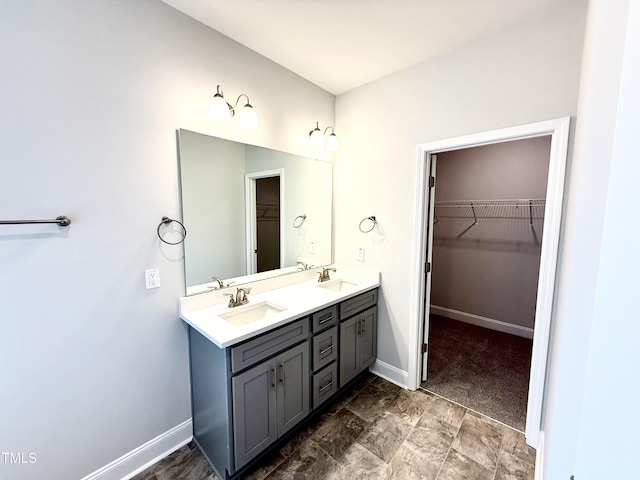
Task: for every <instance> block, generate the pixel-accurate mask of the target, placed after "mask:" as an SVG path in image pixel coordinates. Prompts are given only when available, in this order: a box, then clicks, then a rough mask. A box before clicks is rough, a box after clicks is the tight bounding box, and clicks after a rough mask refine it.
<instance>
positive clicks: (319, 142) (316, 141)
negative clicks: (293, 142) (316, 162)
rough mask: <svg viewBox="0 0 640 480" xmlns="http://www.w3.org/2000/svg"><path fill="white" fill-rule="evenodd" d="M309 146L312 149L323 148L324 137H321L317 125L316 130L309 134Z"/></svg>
mask: <svg viewBox="0 0 640 480" xmlns="http://www.w3.org/2000/svg"><path fill="white" fill-rule="evenodd" d="M309 145H311V146H312V147H320V148H321V147H324V135H322V131H321V130H320V127H318V124H316V128H314V129H313V130H311V132H309Z"/></svg>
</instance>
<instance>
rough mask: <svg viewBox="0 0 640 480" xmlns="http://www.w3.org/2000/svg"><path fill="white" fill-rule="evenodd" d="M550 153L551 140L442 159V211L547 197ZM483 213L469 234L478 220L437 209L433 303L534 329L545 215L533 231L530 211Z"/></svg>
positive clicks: (439, 179)
mask: <svg viewBox="0 0 640 480" xmlns="http://www.w3.org/2000/svg"><path fill="white" fill-rule="evenodd" d="M550 146H551V138H550V137H549V136H545V137H537V138H530V139H525V140H516V141H511V142H503V143H498V144H494V145H486V146H482V147H474V148H468V149H463V150H457V151H452V152H445V153H441V154H438V158H437V171H436V205H438V202H442V201H459V200H512V199H543V198H545V196H546V189H547V176H548V170H549V152H550ZM481 208H483V207H478V208H476V212H477V213H479V215H478V218H477V222H478V223H477V224H476V225H474V226H473V227H471V228H469V227H470V226H471V225H472V224H473V223H474V219H473V216H471V217H470V218H469V216H467V215H461V216H460V218H457V217H456V213H455V208H451V207H449V208H446V209H445V208H438V207H436V214H438V217H437V219H436V222H437V223H436V224H435V225H434V247H433V270H432V271H433V274H432V275H433V276H432V286H431V304H432V305H437V306H439V307H444V308H447V309H451V310H456V311H459V312H464V313H467V314H472V315H479V316H482V317H487V318H490V319H493V320H499V321H502V322H506V323H511V324H514V325H518V326H522V327H528V328H532V327H533V326H534V318H535V303H536V292H537V282H538V272H539V267H540V246H541V240H542V235H543V228H542V227H543V218H542V217H543V210H541V208H538V209H536V211H535V212H534V218H533V220H532V224H533V227H532V226H531V225H530V220H529V215H528V209H527V210H525V211H523V210H522V209H521V208H520V207H518V209H514V207H509V208H496V209H495V211H493V212H490V211H489V210H488V209H487V210H484V211H479V209H481ZM460 211H461V210H458V212H460ZM483 213H484V215H482V214H483ZM448 214H451V215H448ZM452 217H456V218H452ZM467 229H468V230H467ZM465 230H466V231H465ZM463 232H464V233H463Z"/></svg>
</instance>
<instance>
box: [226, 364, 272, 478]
mask: <svg viewBox="0 0 640 480" xmlns="http://www.w3.org/2000/svg"><path fill="white" fill-rule="evenodd" d="M275 374H276V362H275V360H274V359H271V360H267V361H266V362H263V363H261V364H259V365H256V366H255V367H253V368H251V369H250V370H247V371H246V372H243V373H241V374H240V375H236V376H235V377H233V379H232V389H233V425H234V434H235V435H234V441H233V444H234V450H235V469H236V470H238V469H239V468H241V467H242V466H244V465H245V464H246V463H247V462H248V461H249V460H251V459H252V458H254V457H255V456H256V455H258V454H259V453H260V452H262V451H263V450H264V449H265V448H267V447H268V446H269V445H271V444H272V443H273V442H274V441H275V440H276V439H277V438H278V432H277V426H276V377H275Z"/></svg>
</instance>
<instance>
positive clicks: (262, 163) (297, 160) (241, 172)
mask: <svg viewBox="0 0 640 480" xmlns="http://www.w3.org/2000/svg"><path fill="white" fill-rule="evenodd" d="M178 136H179V162H180V181H181V190H182V192H181V193H182V218H183V223H184V225H185V227H186V229H187V232H188V234H187V236H186V238H185V241H184V251H185V276H186V284H187V292H186V293H187V295H192V294H196V293H204V292H208V291H211V290H212V289H217V288H220V286H221V282H222V283H223V285H224V286H227V285H230V284H231V285H239V284H241V283H246V282H248V281H253V280H257V279H263V278H267V277H271V276H275V275H281V274H286V273H294V272H297V271H299V270H301V269H304V268H311V267H317V266H321V265H327V264H329V263H331V261H332V258H333V254H332V250H331V248H332V237H331V198H332V165H331V163H329V162H323V161H318V160H314V159H311V158H306V157H300V156H296V155H292V154H289V153H284V152H279V151H276V150H270V149H267V148H263V147H256V146H254V145H246V144H243V143H238V142H234V141H231V140H224V139H221V138H216V137H212V136H208V135H204V134H201V133H196V132H192V131H189V130H184V129H181V130H179V131H178ZM214 277H217V278H218V279H219V280H220V281H218V280H216V279H214Z"/></svg>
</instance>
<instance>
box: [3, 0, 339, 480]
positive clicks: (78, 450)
mask: <svg viewBox="0 0 640 480" xmlns="http://www.w3.org/2000/svg"><path fill="white" fill-rule="evenodd" d="M0 71H2V75H0V96H1V98H0V104H1V105H2V115H1V116H0V123H1V124H0V162H1V163H2V175H0V205H2V208H0V211H1V214H0V217H2V219H9V218H49V217H51V218H54V217H56V216H57V215H61V214H65V215H68V216H69V217H71V219H72V221H73V223H72V224H71V226H70V227H69V228H67V229H60V230H59V229H58V227H56V226H42V227H7V226H5V227H0V264H1V265H2V268H1V269H0V309H1V314H0V331H1V334H0V365H2V366H3V369H4V372H5V373H4V375H3V380H2V393H1V394H0V412H2V415H0V432H2V433H1V437H2V442H1V443H2V445H1V446H2V451H3V452H5V451H7V452H27V453H29V452H35V453H36V454H37V462H36V463H35V464H26V465H7V464H0V477H2V478H12V479H19V480H21V479H41V478H49V479H64V480H68V479H78V478H81V477H83V476H84V475H87V474H89V473H90V472H92V471H94V470H96V469H98V468H99V467H102V466H103V465H105V464H107V463H109V462H110V461H112V460H114V459H116V458H118V457H120V456H121V455H123V454H125V453H126V452H129V451H131V450H132V449H134V448H136V447H138V446H140V445H142V444H143V443H145V442H147V441H148V440H150V439H152V438H154V437H155V436H157V435H159V434H161V433H163V432H165V431H167V430H169V429H170V428H172V427H174V426H176V425H178V424H180V423H181V422H183V421H185V420H187V419H188V418H189V417H190V415H191V409H190V398H189V376H188V352H187V338H186V329H185V327H184V325H183V324H182V322H181V321H179V320H178V315H177V298H178V297H179V296H181V295H183V294H184V291H185V284H184V272H183V259H182V248H181V247H179V246H178V247H170V246H165V245H164V244H161V243H160V241H159V240H158V238H157V237H156V227H157V225H158V223H159V222H160V219H161V217H162V216H163V215H168V216H175V217H179V214H180V211H179V201H178V174H177V161H176V137H175V130H176V129H178V128H188V129H190V130H194V131H201V132H207V133H210V134H213V135H216V136H219V137H226V138H232V139H234V140H238V141H243V142H246V143H253V144H258V145H263V146H266V147H270V148H276V149H279V150H284V151H290V152H293V153H298V154H303V155H304V154H306V153H308V152H307V151H306V147H305V142H306V137H307V135H308V132H309V129H310V128H311V127H312V126H313V125H314V124H315V122H316V121H320V123H321V124H333V120H334V98H333V96H332V95H330V94H329V93H327V92H325V91H323V90H321V89H319V88H317V87H315V86H314V85H312V84H310V83H308V82H306V81H304V80H302V79H300V78H299V77H297V76H296V75H294V74H292V73H291V72H289V71H286V70H284V69H283V68H281V67H279V66H277V65H275V64H274V63H272V62H270V61H268V60H266V59H264V58H263V57H260V56H259V55H257V54H255V53H254V52H251V51H249V50H247V49H246V48H244V47H242V46H240V45H238V44H237V43H235V42H233V41H231V40H229V39H227V38H225V37H223V36H222V35H220V34H217V33H216V32H213V31H212V30H210V29H209V28H206V27H205V26H203V25H201V24H199V23H197V22H195V21H193V20H191V19H189V18H187V17H186V16H184V15H182V14H180V13H178V12H177V11H175V10H173V9H171V8H170V7H168V6H167V5H165V4H163V3H161V2H158V1H154V0H137V1H129V0H88V1H87V0H58V1H56V2H51V1H47V0H40V1H36V0H32V1H29V2H24V1H21V0H4V1H3V2H2V14H1V15H0ZM216 84H221V85H222V86H223V88H224V91H225V94H226V95H227V96H228V97H230V98H231V99H232V100H235V97H236V96H237V95H239V94H240V93H242V92H244V93H247V94H248V95H249V97H250V98H251V103H252V104H253V106H254V107H255V109H256V111H257V113H258V115H259V118H260V125H261V126H260V129H259V130H257V131H243V130H239V129H238V128H237V125H236V124H235V123H233V122H232V123H231V124H230V125H220V124H215V125H214V124H211V123H210V122H209V121H208V120H207V118H206V115H207V108H208V101H209V98H210V96H211V95H212V94H213V92H214V91H215V87H216ZM151 267H159V268H160V274H161V281H162V286H161V287H160V288H159V289H157V290H149V291H147V290H145V288H144V275H143V271H144V269H146V268H151Z"/></svg>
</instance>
